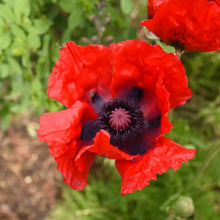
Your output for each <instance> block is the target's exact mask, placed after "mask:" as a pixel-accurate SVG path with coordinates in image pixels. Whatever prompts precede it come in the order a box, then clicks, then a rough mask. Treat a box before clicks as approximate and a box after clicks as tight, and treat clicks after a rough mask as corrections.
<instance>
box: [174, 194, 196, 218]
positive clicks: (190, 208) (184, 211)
mask: <svg viewBox="0 0 220 220" xmlns="http://www.w3.org/2000/svg"><path fill="white" fill-rule="evenodd" d="M194 209H195V208H194V204H193V200H192V199H191V198H190V197H188V196H181V197H180V198H179V199H178V200H177V202H176V204H175V205H174V206H173V214H175V215H176V216H178V217H180V218H184V219H185V218H188V217H190V216H191V215H193V213H194Z"/></svg>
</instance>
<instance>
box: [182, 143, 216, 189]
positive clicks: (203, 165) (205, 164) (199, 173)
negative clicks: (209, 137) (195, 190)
mask: <svg viewBox="0 0 220 220" xmlns="http://www.w3.org/2000/svg"><path fill="white" fill-rule="evenodd" d="M219 151H220V146H219V143H217V144H216V147H215V148H214V150H213V151H212V152H211V153H210V154H209V155H208V157H207V158H206V160H205V161H204V163H203V164H202V166H201V168H200V170H199V171H198V173H197V175H196V176H195V178H194V180H193V181H192V182H191V184H190V185H189V186H188V187H186V191H187V190H189V189H190V188H191V187H193V185H194V184H195V183H196V182H197V181H198V179H199V178H200V177H201V176H202V174H203V172H204V171H205V169H206V168H207V167H208V165H209V163H210V162H211V161H212V159H213V158H214V157H215V155H216V154H218V152H219Z"/></svg>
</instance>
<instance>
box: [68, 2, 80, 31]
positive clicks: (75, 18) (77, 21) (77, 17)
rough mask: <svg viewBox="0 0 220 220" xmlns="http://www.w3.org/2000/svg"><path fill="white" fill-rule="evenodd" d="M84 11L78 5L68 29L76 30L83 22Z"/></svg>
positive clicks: (71, 15)
mask: <svg viewBox="0 0 220 220" xmlns="http://www.w3.org/2000/svg"><path fill="white" fill-rule="evenodd" d="M82 15H83V11H82V8H81V7H80V5H78V6H77V7H76V8H75V9H74V10H73V12H72V13H71V14H70V16H69V18H68V28H69V29H72V30H73V29H75V28H76V27H77V26H78V25H79V24H80V22H81V20H82Z"/></svg>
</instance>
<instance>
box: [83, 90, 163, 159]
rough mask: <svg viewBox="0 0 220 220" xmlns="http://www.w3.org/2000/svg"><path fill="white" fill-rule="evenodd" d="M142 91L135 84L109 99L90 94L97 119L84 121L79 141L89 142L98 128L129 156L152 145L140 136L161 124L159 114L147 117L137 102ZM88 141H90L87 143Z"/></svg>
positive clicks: (141, 151) (142, 151) (141, 95)
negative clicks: (126, 93) (123, 94)
mask: <svg viewBox="0 0 220 220" xmlns="http://www.w3.org/2000/svg"><path fill="white" fill-rule="evenodd" d="M142 97H143V90H142V89H140V88H139V87H134V88H133V89H132V90H131V91H130V92H129V93H128V95H127V97H126V98H115V99H112V100H111V101H109V102H104V100H103V99H102V98H101V97H100V96H99V95H98V94H97V93H94V92H93V93H91V100H92V103H91V104H92V106H93V107H94V109H95V110H96V111H97V113H98V115H99V116H98V118H97V119H96V120H91V121H87V122H86V123H85V124H84V126H83V128H82V131H81V136H80V138H81V140H85V141H92V139H93V138H94V137H95V135H96V133H97V132H98V131H100V130H101V129H103V130H106V131H107V132H108V133H109V134H110V144H112V145H113V146H117V147H118V148H119V149H120V150H122V151H124V152H126V153H129V154H131V155H136V154H143V153H144V152H145V151H146V150H147V149H148V148H150V147H151V144H150V142H148V141H147V140H146V139H145V138H143V135H144V134H145V133H146V132H148V131H149V130H151V129H157V128H158V127H159V125H160V116H157V117H155V118H153V119H151V120H147V119H146V118H145V117H144V115H143V111H142V110H141V107H140V106H139V102H140V101H141V99H142ZM89 144H91V143H89Z"/></svg>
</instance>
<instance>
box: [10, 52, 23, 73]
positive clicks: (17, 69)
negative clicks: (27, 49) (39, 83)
mask: <svg viewBox="0 0 220 220" xmlns="http://www.w3.org/2000/svg"><path fill="white" fill-rule="evenodd" d="M8 63H9V66H10V68H11V69H12V70H13V71H14V72H15V73H18V74H22V72H23V70H22V68H21V66H20V64H19V63H18V61H17V60H16V59H15V58H13V57H10V56H9V57H8Z"/></svg>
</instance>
